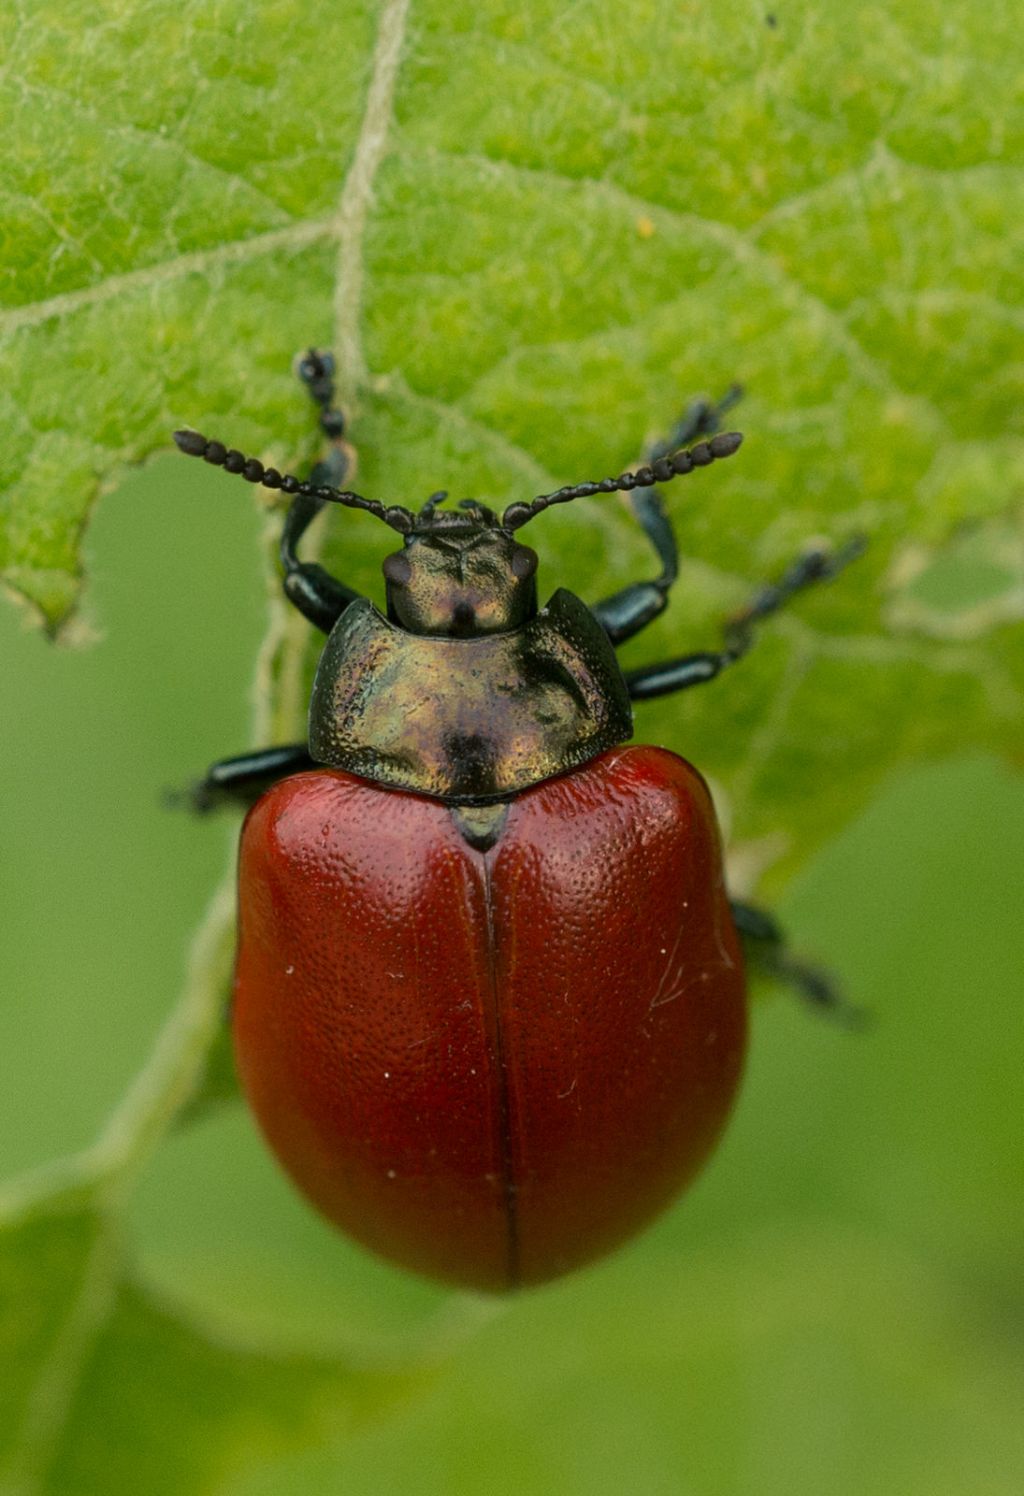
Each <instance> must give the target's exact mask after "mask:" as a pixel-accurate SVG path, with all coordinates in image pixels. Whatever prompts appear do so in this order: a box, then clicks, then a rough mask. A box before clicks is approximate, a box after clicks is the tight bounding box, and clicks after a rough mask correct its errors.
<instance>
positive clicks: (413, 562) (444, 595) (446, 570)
mask: <svg viewBox="0 0 1024 1496" xmlns="http://www.w3.org/2000/svg"><path fill="white" fill-rule="evenodd" d="M444 497H445V495H444V494H434V495H433V496H432V497H431V498H430V499H428V500H427V502H426V504H425V505H424V506H423V508H422V509H421V510H420V512H419V514H418V515H417V516H416V521H415V523H414V525H413V527H412V528H411V529H410V531H409V532H408V534H407V535H406V537H405V546H404V548H403V549H402V550H400V551H396V552H395V553H394V554H393V555H390V556H388V557H386V558H385V561H384V580H385V583H386V585H387V599H388V617H389V618H390V619H391V620H392V622H393V623H397V624H398V625H399V626H400V627H402V628H405V629H408V630H409V631H410V633H414V634H431V635H439V636H447V637H455V638H467V637H470V636H475V635H478V634H496V633H503V632H506V631H507V630H509V629H515V628H519V627H520V625H521V624H524V623H526V622H527V620H528V619H530V618H532V617H533V615H534V614H535V613H536V611H537V581H536V573H537V553H536V552H535V551H533V550H531V549H530V547H529V546H526V545H520V544H519V542H518V541H517V540H516V539H515V538H514V536H512V535H511V534H510V533H509V531H508V530H506V529H503V528H502V526H501V525H500V524H499V522H498V519H497V517H496V516H495V515H494V514H493V513H492V512H491V510H490V509H488V508H487V507H486V506H485V505H483V504H478V503H476V502H475V501H474V500H471V499H467V500H465V501H464V502H463V503H462V504H461V505H460V506H459V510H458V511H453V510H441V509H438V507H437V506H438V505H439V504H440V503H441V501H442V500H443V499H444Z"/></svg>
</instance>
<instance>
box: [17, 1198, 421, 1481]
mask: <svg viewBox="0 0 1024 1496" xmlns="http://www.w3.org/2000/svg"><path fill="white" fill-rule="evenodd" d="M0 1303H2V1305H3V1306H4V1314H3V1318H2V1320H0V1346H2V1349H3V1352H4V1368H5V1371H4V1385H3V1390H2V1393H0V1472H2V1476H3V1479H2V1484H0V1489H2V1490H3V1491H4V1492H5V1496H6V1493H8V1492H10V1493H12V1496H13V1493H15V1492H19V1493H20V1492H33V1493H40V1496H42V1493H49V1492H52V1493H54V1496H58V1493H59V1496H68V1493H71V1492H74V1493H83V1496H84V1493H92V1492H95V1493H96V1496H100V1493H102V1496H119V1493H122V1492H123V1493H124V1496H129V1493H133V1492H136V1491H139V1490H145V1491H147V1492H152V1493H153V1496H163V1493H167V1496H181V1493H182V1492H186V1491H188V1492H199V1491H207V1490H213V1489H217V1488H219V1486H220V1484H221V1483H222V1482H223V1481H224V1480H225V1479H226V1478H227V1477H228V1476H229V1475H230V1474H232V1473H233V1472H235V1471H238V1470H242V1469H244V1468H246V1467H247V1466H255V1465H259V1464H260V1463H262V1462H264V1461H266V1460H267V1459H269V1458H271V1457H274V1456H279V1455H280V1454H281V1453H282V1452H283V1451H285V1450H287V1449H288V1448H294V1447H302V1446H303V1445H305V1444H307V1443H309V1442H310V1440H313V1439H316V1438H325V1437H328V1436H330V1435H333V1436H335V1437H337V1435H338V1434H339V1432H340V1431H341V1430H343V1429H344V1430H347V1431H348V1432H349V1433H351V1431H352V1430H353V1429H354V1428H356V1427H358V1426H359V1425H360V1424H361V1423H364V1422H366V1421H367V1419H370V1418H372V1417H375V1416H380V1414H381V1413H382V1412H383V1411H384V1410H386V1409H389V1408H391V1407H393V1406H394V1404H395V1402H396V1400H400V1399H402V1398H403V1397H404V1396H406V1395H408V1391H409V1390H410V1389H411V1388H412V1387H413V1386H414V1385H415V1382H416V1380H417V1378H416V1376H415V1375H414V1374H413V1373H412V1372H410V1371H405V1372H402V1373H400V1372H394V1371H388V1372H385V1371H383V1370H376V1369H373V1368H371V1367H370V1366H368V1365H365V1364H363V1365H360V1363H359V1361H358V1360H357V1359H356V1358H354V1357H351V1358H348V1359H346V1358H345V1357H344V1356H342V1355H340V1354H339V1355H336V1356H333V1357H328V1356H323V1355H321V1356H311V1355H309V1354H302V1353H295V1352H292V1353H289V1352H287V1351H285V1350H282V1349H279V1348H275V1347H272V1346H266V1345H258V1344H244V1343H234V1342H233V1341H232V1339H231V1337H230V1336H228V1335H225V1334H224V1333H223V1332H222V1331H221V1332H218V1331H217V1330H216V1329H214V1328H213V1327H210V1326H206V1325H199V1324H196V1323H194V1322H193V1321H192V1320H190V1318H189V1317H188V1316H187V1315H185V1314H182V1313H181V1312H180V1311H179V1310H178V1309H176V1308H175V1307H173V1306H172V1305H170V1304H167V1303H163V1302H161V1301H160V1300H159V1299H158V1298H156V1297H155V1296H154V1294H153V1293H152V1291H151V1290H150V1289H149V1288H147V1287H146V1286H145V1285H144V1284H142V1283H140V1282H139V1281H138V1279H137V1278H136V1277H135V1275H134V1273H133V1271H132V1268H131V1263H130V1259H129V1258H128V1257H127V1255H126V1252H125V1246H124V1243H123V1241H122V1240H121V1237H120V1232H119V1229H118V1226H117V1223H116V1220H114V1219H112V1218H111V1216H110V1213H109V1211H107V1210H106V1209H105V1208H104V1204H103V1200H102V1196H101V1192H100V1191H98V1190H90V1189H89V1188H88V1187H87V1186H86V1187H81V1188H79V1189H77V1190H76V1191H74V1192H71V1193H68V1194H61V1193H57V1194H55V1195H54V1196H52V1197H50V1198H49V1199H47V1198H46V1196H45V1195H44V1196H43V1197H42V1199H41V1200H40V1201H38V1202H34V1203H29V1204H28V1205H27V1207H26V1208H25V1209H23V1210H20V1211H18V1210H16V1211H14V1212H13V1213H12V1214H11V1215H10V1216H9V1217H8V1219H7V1220H6V1221H5V1222H3V1223H2V1224H0Z"/></svg>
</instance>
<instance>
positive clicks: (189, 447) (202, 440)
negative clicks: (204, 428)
mask: <svg viewBox="0 0 1024 1496" xmlns="http://www.w3.org/2000/svg"><path fill="white" fill-rule="evenodd" d="M174 441H175V444H176V445H177V447H178V448H179V450H180V451H182V452H184V453H185V456H186V457H202V456H204V455H205V453H206V448H207V447H208V445H209V443H208V442H207V440H206V437H205V436H200V434H199V432H198V431H189V430H188V429H187V428H186V429H185V430H182V431H176V432H175V433H174Z"/></svg>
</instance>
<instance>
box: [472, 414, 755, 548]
mask: <svg viewBox="0 0 1024 1496" xmlns="http://www.w3.org/2000/svg"><path fill="white" fill-rule="evenodd" d="M742 440H743V437H742V436H741V435H740V433H739V432H738V431H723V432H720V433H719V434H718V435H717V436H713V437H711V438H710V440H708V441H706V442H698V443H697V445H696V446H695V447H689V448H681V449H680V450H679V451H678V452H673V453H672V454H671V455H670V456H665V457H659V458H657V460H656V461H654V462H652V463H651V464H650V466H649V467H642V468H637V469H636V471H635V472H632V473H620V474H619V476H618V477H617V478H604V479H602V480H601V482H600V483H574V484H573V485H572V486H571V487H569V488H559V489H556V490H555V492H554V493H542V494H538V496H537V498H535V499H532V500H531V501H530V503H528V504H510V505H509V506H508V508H507V509H506V510H505V512H504V514H503V515H502V516H501V523H502V526H503V528H505V529H507V530H518V529H519V528H520V526H521V525H525V524H526V523H527V521H528V520H531V519H533V517H534V515H536V514H540V513H541V511H542V510H544V509H547V508H549V507H550V505H552V504H568V503H569V502H570V501H571V500H572V499H586V498H590V496H591V495H592V494H596V493H621V492H628V491H629V490H630V489H631V488H650V487H651V485H652V484H653V483H667V482H668V481H669V480H670V479H671V478H678V477H680V476H681V475H682V474H683V473H691V472H692V471H693V469H694V468H695V467H707V465H708V463H710V462H714V461H715V460H716V458H720V457H731V456H732V454H733V453H734V452H735V451H736V450H737V448H738V447H739V445H740V442H741V441H742Z"/></svg>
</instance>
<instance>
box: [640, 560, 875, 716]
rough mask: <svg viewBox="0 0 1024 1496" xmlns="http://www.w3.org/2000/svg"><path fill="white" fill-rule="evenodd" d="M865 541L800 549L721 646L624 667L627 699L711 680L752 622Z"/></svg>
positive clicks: (743, 645)
mask: <svg viewBox="0 0 1024 1496" xmlns="http://www.w3.org/2000/svg"><path fill="white" fill-rule="evenodd" d="M866 544H867V542H866V541H865V540H864V538H863V536H860V535H858V536H855V537H854V538H853V539H852V540H848V541H847V543H846V544H845V545H844V546H841V547H840V548H839V550H837V551H825V550H821V549H819V548H817V547H816V548H815V549H813V550H809V551H806V552H805V553H804V555H802V556H800V557H798V558H797V560H796V561H794V562H793V564H792V566H790V567H789V568H788V570H787V571H786V572H785V573H784V574H783V576H782V577H780V579H779V581H778V582H770V583H768V584H767V586H765V587H762V588H761V591H760V592H759V593H758V594H757V596H756V597H755V598H754V599H753V601H752V602H751V603H749V604H748V606H747V607H745V608H744V609H743V610H742V611H741V612H739V613H737V614H735V616H734V617H732V618H730V619H729V620H728V622H727V623H726V625H725V631H724V632H725V644H724V646H723V647H722V648H721V649H716V650H702V651H700V652H699V653H696V654H687V655H680V656H678V658H676V659H674V660H666V661H665V662H664V663H663V664H660V665H646V666H644V667H643V668H642V669H640V670H628V671H627V672H626V685H627V686H628V688H629V694H630V697H631V699H632V700H633V701H649V700H650V699H651V698H652V697H654V696H665V695H666V694H667V693H668V692H669V691H685V690H686V689H687V687H688V686H699V685H701V684H702V683H703V682H704V681H707V680H713V679H714V678H715V676H716V675H720V674H721V672H722V671H723V670H724V669H725V668H726V666H727V665H734V664H735V663H736V661H737V660H741V659H742V658H743V656H744V655H745V654H746V653H747V650H748V649H749V648H750V647H751V645H752V644H753V643H754V640H755V637H756V636H755V633H754V625H755V624H757V623H759V622H760V621H761V619H762V618H767V617H768V616H769V615H770V614H771V613H775V612H777V611H778V609H779V608H781V607H782V606H783V604H784V603H786V602H788V601H789V599H790V598H791V597H793V595H794V594H795V593H797V592H800V591H801V590H802V589H803V588H804V587H809V586H810V585H811V584H812V583H814V582H826V581H828V580H829V579H830V578H831V577H834V576H835V575H836V574H837V573H838V572H840V571H842V569H843V567H844V566H848V565H849V563H850V562H851V561H854V560H856V558H857V557H858V556H860V555H862V554H863V552H864V549H865V546H866Z"/></svg>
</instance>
